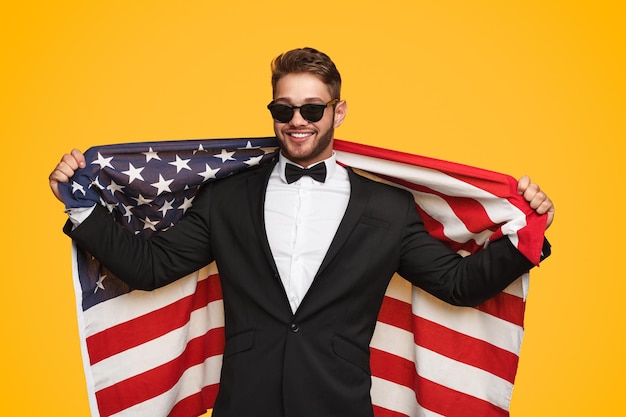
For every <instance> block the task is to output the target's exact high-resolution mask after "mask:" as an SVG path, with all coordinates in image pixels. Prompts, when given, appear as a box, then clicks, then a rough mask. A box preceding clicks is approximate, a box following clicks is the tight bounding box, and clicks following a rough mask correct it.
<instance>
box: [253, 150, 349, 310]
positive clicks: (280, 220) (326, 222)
mask: <svg viewBox="0 0 626 417" xmlns="http://www.w3.org/2000/svg"><path fill="white" fill-rule="evenodd" d="M287 163H292V162H288V161H287V159H286V158H285V157H283V155H282V154H280V156H279V161H278V163H277V164H276V166H275V167H274V170H273V172H272V174H271V176H270V179H269V183H268V185H267V191H266V196H265V228H266V230H267V239H268V241H269V245H270V249H271V250H272V255H273V257H274V261H275V262H276V267H277V268H278V273H279V275H280V279H281V281H282V283H283V286H284V288H285V292H286V294H287V297H288V299H289V304H290V305H291V310H292V312H294V313H295V312H296V310H297V309H298V306H299V305H300V303H301V302H302V299H303V298H304V296H305V295H306V293H307V291H308V290H309V288H310V287H311V284H312V283H313V279H314V278H315V275H316V273H317V271H318V269H319V267H320V265H321V264H322V261H323V260H324V256H325V255H326V252H328V248H329V247H330V244H331V242H332V240H333V238H334V237H335V233H336V231H337V228H338V227H339V223H340V222H341V219H342V218H343V215H344V213H345V212H346V208H347V207H348V200H349V199H350V180H349V178H348V173H347V171H346V169H345V168H343V167H342V166H340V165H338V164H337V161H336V156H335V154H334V152H333V156H331V157H330V158H328V159H327V160H325V161H322V162H320V163H325V164H326V170H327V175H326V182H323V183H321V182H317V181H315V180H313V179H312V178H311V177H308V176H304V177H302V178H300V179H299V180H298V181H296V182H294V183H292V184H287V181H286V179H285V164H287ZM302 168H305V167H302ZM307 168H310V167H307Z"/></svg>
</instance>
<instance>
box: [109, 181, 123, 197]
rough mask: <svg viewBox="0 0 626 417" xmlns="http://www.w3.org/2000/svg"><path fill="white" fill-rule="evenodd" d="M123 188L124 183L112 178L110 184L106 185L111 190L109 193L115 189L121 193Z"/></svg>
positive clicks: (112, 192) (113, 192)
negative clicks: (121, 183)
mask: <svg viewBox="0 0 626 417" xmlns="http://www.w3.org/2000/svg"><path fill="white" fill-rule="evenodd" d="M124 188H126V186H125V185H120V184H118V183H116V182H115V181H113V180H111V184H109V185H107V190H109V191H111V194H115V192H116V191H118V192H120V193H121V192H122V190H123V189H124Z"/></svg>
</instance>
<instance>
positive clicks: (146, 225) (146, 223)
mask: <svg viewBox="0 0 626 417" xmlns="http://www.w3.org/2000/svg"><path fill="white" fill-rule="evenodd" d="M139 220H141V221H142V222H143V229H144V230H146V229H151V230H152V231H155V232H156V225H157V224H159V220H150V219H149V218H148V217H146V218H145V219H139Z"/></svg>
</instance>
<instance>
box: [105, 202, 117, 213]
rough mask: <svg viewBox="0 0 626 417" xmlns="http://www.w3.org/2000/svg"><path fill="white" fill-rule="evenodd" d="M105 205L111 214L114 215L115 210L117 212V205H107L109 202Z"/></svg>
mask: <svg viewBox="0 0 626 417" xmlns="http://www.w3.org/2000/svg"><path fill="white" fill-rule="evenodd" d="M104 205H105V206H106V207H107V209H108V210H109V213H113V210H115V207H116V206H117V203H107V202H105V203H104Z"/></svg>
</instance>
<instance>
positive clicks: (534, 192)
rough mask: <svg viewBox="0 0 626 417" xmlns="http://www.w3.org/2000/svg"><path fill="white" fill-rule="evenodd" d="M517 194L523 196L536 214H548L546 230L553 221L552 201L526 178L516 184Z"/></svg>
mask: <svg viewBox="0 0 626 417" xmlns="http://www.w3.org/2000/svg"><path fill="white" fill-rule="evenodd" d="M517 192H518V193H519V194H520V195H522V196H524V199H525V200H526V201H528V204H529V205H530V207H531V208H533V209H534V210H535V211H536V212H537V214H546V213H547V214H548V221H547V225H546V228H548V227H550V225H551V224H552V220H553V219H554V204H553V203H552V200H551V199H550V198H549V197H548V196H547V194H546V193H545V192H543V191H542V190H541V189H540V188H539V185H537V184H535V183H533V182H531V180H530V178H529V177H528V176H523V177H521V178H520V179H519V181H518V183H517Z"/></svg>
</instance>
